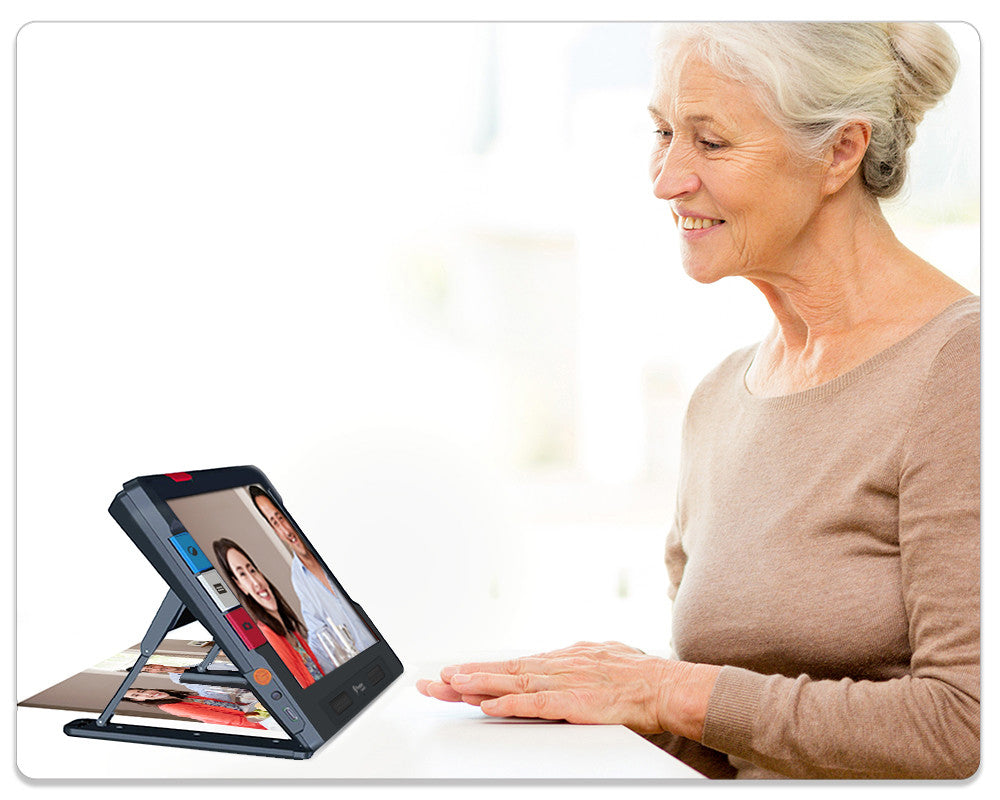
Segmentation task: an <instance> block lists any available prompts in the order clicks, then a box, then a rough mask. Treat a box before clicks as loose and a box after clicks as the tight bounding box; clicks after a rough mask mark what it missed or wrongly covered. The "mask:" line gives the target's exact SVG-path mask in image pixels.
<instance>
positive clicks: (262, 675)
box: [253, 667, 271, 686]
mask: <svg viewBox="0 0 1000 800" xmlns="http://www.w3.org/2000/svg"><path fill="white" fill-rule="evenodd" d="M253 679H254V680H255V681H257V683H259V684H260V685H261V686H267V685H268V684H269V683H270V682H271V673H270V672H268V671H267V670H266V669H264V668H263V667H261V668H260V669H255V670H254V671H253Z"/></svg>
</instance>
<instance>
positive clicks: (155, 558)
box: [63, 466, 403, 759]
mask: <svg viewBox="0 0 1000 800" xmlns="http://www.w3.org/2000/svg"><path fill="white" fill-rule="evenodd" d="M108 510H109V511H110V513H111V516H112V517H114V519H115V520H116V521H117V522H118V524H119V525H121V527H122V528H123V529H124V530H125V532H126V533H127V534H128V536H129V538H131V539H132V541H133V542H134V543H135V544H136V546H138V548H139V550H140V551H142V554H143V555H144V556H145V557H146V558H147V559H148V560H149V562H150V563H151V564H152V565H153V566H154V567H155V568H156V570H157V571H158V572H159V573H160V575H162V576H163V578H164V580H165V581H166V582H167V585H168V587H169V589H168V591H167V595H166V597H165V598H164V599H163V602H162V604H161V605H160V608H159V610H158V611H157V612H156V614H155V616H154V618H153V621H152V624H151V625H150V627H149V630H148V631H147V632H146V635H145V636H144V637H143V639H142V643H141V646H140V656H139V659H138V660H137V661H136V663H135V664H134V665H133V666H132V668H131V669H130V670H129V672H128V675H127V676H126V678H125V680H124V681H123V682H122V684H121V686H120V687H119V688H118V690H117V691H116V692H115V694H114V695H113V696H112V698H111V700H110V702H109V703H108V705H107V707H106V708H105V709H104V711H103V712H102V713H101V715H100V716H99V717H97V719H78V720H74V721H73V722H70V723H68V724H67V725H66V726H65V727H64V729H63V730H64V731H65V732H66V733H67V734H69V735H70V736H83V737H89V738H96V739H111V740H117V741H127V742H139V743H145V744H157V745H165V746H168V747H187V748H194V749H198V750H216V751H223V752H230V753H242V754H246V755H260V756H274V757H279V758H296V759H304V758H309V757H310V756H311V755H312V754H313V753H314V752H316V750H318V749H319V748H320V747H321V746H322V745H323V744H324V743H325V742H326V741H327V740H329V739H330V738H331V737H332V736H333V735H334V734H336V733H337V732H338V731H339V730H340V729H341V728H342V727H343V726H344V725H345V724H346V723H347V722H349V721H350V720H351V719H353V718H354V717H356V716H357V715H358V714H359V713H361V711H362V710H363V709H364V708H365V707H366V706H367V705H368V704H369V703H371V701H372V700H373V699H374V698H375V697H377V696H378V695H379V694H380V693H381V692H382V691H383V690H385V689H386V688H387V687H388V686H389V684H390V683H392V681H394V680H395V679H396V678H398V677H399V676H400V675H401V674H402V672H403V665H402V663H401V662H400V661H399V659H398V658H397V657H396V654H395V653H393V651H392V650H391V649H390V648H389V645H388V644H387V643H386V642H385V640H384V639H383V638H382V636H381V635H380V634H379V632H378V630H377V629H376V628H375V626H374V625H373V624H372V621H371V620H370V619H369V618H368V616H367V614H365V612H364V610H363V609H362V608H361V606H360V605H358V604H357V603H355V602H354V601H353V600H352V599H351V598H350V596H349V595H348V594H347V592H346V591H344V588H343V586H341V584H340V582H339V581H338V580H337V579H336V578H335V577H334V575H333V573H332V571H331V570H330V569H329V568H328V567H327V565H326V563H325V562H324V561H323V559H322V558H321V557H320V555H319V553H318V552H316V550H315V548H313V546H312V545H311V544H310V543H309V541H308V540H307V539H306V537H305V536H304V535H303V534H302V531H301V530H300V529H299V527H298V525H296V524H295V522H294V521H293V519H292V517H291V515H290V514H289V513H288V512H287V511H286V510H285V507H284V505H283V503H282V500H281V498H280V496H279V495H278V492H277V491H276V490H275V488H274V487H273V486H272V485H271V483H270V481H268V479H267V478H266V477H265V476H264V474H263V473H262V472H261V471H260V470H258V469H257V468H256V467H251V466H245V467H227V468H223V469H209V470H199V471H194V472H183V473H171V474H166V475H149V476H145V477H140V478H135V479H134V480H131V481H129V482H128V483H126V484H125V485H124V487H123V489H122V491H121V492H119V493H118V495H117V496H116V497H115V499H114V502H112V504H111V507H110V508H109V509H108ZM194 620H197V621H199V622H200V623H201V624H202V625H204V627H205V628H206V630H208V631H209V633H210V634H211V635H212V637H213V638H214V640H215V644H214V646H213V647H212V649H211V651H210V652H209V654H208V655H207V656H206V657H205V659H204V660H203V661H202V663H201V664H199V665H198V666H197V667H194V668H192V669H189V670H187V671H185V672H184V673H183V675H182V676H181V680H184V678H185V677H189V678H190V680H191V681H192V682H195V683H198V684H201V685H206V684H207V685H215V686H229V687H236V688H242V689H249V690H250V691H251V692H253V693H254V695H256V697H257V698H258V699H259V701H260V703H261V704H262V705H263V706H264V707H265V708H266V709H267V711H268V713H269V714H270V715H271V717H272V718H273V719H274V720H276V721H277V722H278V724H279V725H280V726H281V728H282V729H283V730H284V731H285V732H286V733H287V734H288V737H289V738H288V739H282V738H273V737H272V738H268V737H261V736H252V735H245V734H244V735H240V734H230V733H217V732H214V731H190V730H182V729H178V728H168V727H155V726H149V725H133V724H125V723H119V722H117V721H113V720H112V716H113V715H114V712H115V709H116V708H117V707H118V704H119V703H120V702H121V700H122V699H123V698H125V697H126V692H128V690H129V688H130V687H131V686H132V684H133V683H134V681H135V679H136V678H137V677H138V676H139V675H140V673H141V672H142V668H143V667H144V666H145V664H146V662H147V661H148V660H149V658H150V656H151V655H152V654H153V653H154V652H155V651H156V648H157V647H158V646H159V644H160V642H161V641H162V640H163V639H164V637H165V636H166V635H167V634H168V633H169V632H170V631H172V630H173V629H175V628H178V627H180V626H182V625H186V624H187V623H189V622H192V621H194ZM220 650H221V651H222V652H223V653H225V655H226V657H227V658H228V659H229V661H231V662H232V664H233V665H234V666H235V667H236V670H235V671H234V670H232V669H212V661H213V660H214V659H215V657H216V656H217V655H218V654H219V651H220Z"/></svg>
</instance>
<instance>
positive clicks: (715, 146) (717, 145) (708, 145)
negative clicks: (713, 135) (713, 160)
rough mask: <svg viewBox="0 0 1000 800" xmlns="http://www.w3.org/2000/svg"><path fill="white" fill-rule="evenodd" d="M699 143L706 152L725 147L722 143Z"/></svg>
mask: <svg viewBox="0 0 1000 800" xmlns="http://www.w3.org/2000/svg"><path fill="white" fill-rule="evenodd" d="M700 143H701V146H702V147H704V148H705V149H706V150H721V149H722V148H723V147H725V145H724V144H723V143H722V142H713V141H711V140H710V139H702V140H701V142H700Z"/></svg>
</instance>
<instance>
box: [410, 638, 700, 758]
mask: <svg viewBox="0 0 1000 800" xmlns="http://www.w3.org/2000/svg"><path fill="white" fill-rule="evenodd" d="M718 670H719V668H718V667H711V666H707V665H703V664H686V663H683V662H678V661H669V660H667V659H663V658H658V657H655V656H648V655H646V654H645V653H643V652H642V651H641V650H636V649H635V648H632V647H628V646H627V645H624V644H621V643H620V642H605V643H603V644H596V643H593V642H579V643H577V644H575V645H573V646H572V647H567V648H564V649H562V650H554V651H552V652H550V653H540V654H538V655H533V656H527V657H525V658H515V659H511V660H509V661H499V662H492V663H472V664H461V665H458V666H450V667H445V668H444V669H442V670H441V680H440V681H428V680H420V681H417V689H418V690H419V691H420V692H421V693H422V694H425V695H427V696H428V697H434V698H437V699H438V700H446V701H449V702H465V703H470V704H472V705H478V706H479V707H480V708H481V709H482V710H483V712H484V713H486V714H489V715H490V716H494V717H538V718H541V719H564V720H566V721H567V722H574V723H580V724H615V725H625V726H627V727H629V728H631V729H632V730H634V731H636V732H638V733H660V732H662V731H670V732H671V733H676V734H678V735H681V736H687V737H688V738H692V739H698V738H700V737H701V731H702V728H703V726H704V718H705V709H706V708H707V706H708V696H709V695H710V694H711V691H712V687H713V686H714V685H715V678H716V676H717V675H718Z"/></svg>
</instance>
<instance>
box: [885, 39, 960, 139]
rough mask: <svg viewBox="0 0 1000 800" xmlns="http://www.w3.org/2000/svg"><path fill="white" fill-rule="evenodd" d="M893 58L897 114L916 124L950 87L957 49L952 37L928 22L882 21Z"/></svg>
mask: <svg viewBox="0 0 1000 800" xmlns="http://www.w3.org/2000/svg"><path fill="white" fill-rule="evenodd" d="M884 27H885V32H886V37H887V39H888V41H889V47H890V49H891V51H892V55H893V57H894V59H895V61H896V65H897V69H898V78H897V83H896V87H897V106H898V108H899V113H900V116H902V117H903V118H904V119H905V120H906V121H907V122H909V123H910V124H912V125H917V124H918V123H919V122H920V120H922V119H923V118H924V114H926V113H927V111H929V110H930V109H931V108H933V107H934V106H935V105H937V104H938V103H939V102H940V101H941V98H943V97H944V96H945V95H946V94H947V93H948V91H949V90H950V89H951V86H952V84H953V83H954V82H955V75H956V73H957V72H958V63H959V60H958V53H957V52H956V50H955V47H954V45H953V44H952V41H951V38H950V37H949V36H948V35H947V34H946V33H945V32H944V31H943V30H942V29H941V28H940V27H939V26H938V25H935V24H933V23H929V22H891V23H886V24H885V26H884Z"/></svg>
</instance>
